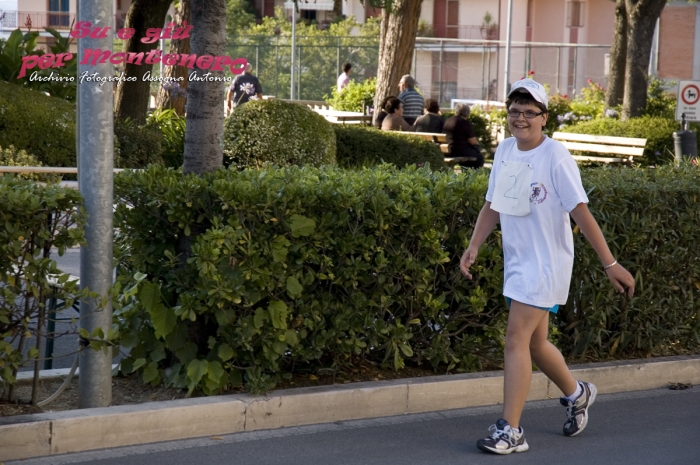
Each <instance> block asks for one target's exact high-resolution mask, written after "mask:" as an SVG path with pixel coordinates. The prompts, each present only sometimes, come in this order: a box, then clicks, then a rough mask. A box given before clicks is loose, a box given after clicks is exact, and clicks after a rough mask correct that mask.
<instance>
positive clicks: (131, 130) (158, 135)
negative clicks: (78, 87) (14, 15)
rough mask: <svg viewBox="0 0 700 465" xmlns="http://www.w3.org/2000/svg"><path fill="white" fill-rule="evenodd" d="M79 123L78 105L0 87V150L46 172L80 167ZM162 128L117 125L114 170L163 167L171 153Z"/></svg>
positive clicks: (30, 90) (28, 91)
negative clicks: (21, 155)
mask: <svg viewBox="0 0 700 465" xmlns="http://www.w3.org/2000/svg"><path fill="white" fill-rule="evenodd" d="M75 118H76V116H75V103H71V102H67V101H66V100H63V99H60V98H54V97H48V96H46V95H44V94H43V93H42V92H38V91H36V90H32V89H25V88H22V87H20V86H16V85H13V84H8V83H6V82H2V81H0V147H9V146H10V145H12V146H14V147H15V148H16V149H17V150H24V151H26V152H27V153H28V154H29V155H33V156H35V157H36V158H37V159H38V160H39V161H40V162H41V164H42V165H44V166H76V157H75ZM159 128H161V126H158V125H157V124H156V123H152V124H150V125H146V126H135V125H134V124H133V123H131V122H128V121H127V122H124V121H119V120H116V119H115V122H114V134H115V137H114V163H115V166H116V167H117V168H143V167H144V166H146V165H147V164H149V163H157V164H162V163H163V156H164V155H167V151H166V149H167V147H163V145H164V141H163V139H164V136H163V132H164V131H161V130H159ZM171 158H172V157H171Z"/></svg>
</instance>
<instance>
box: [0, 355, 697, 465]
mask: <svg viewBox="0 0 700 465" xmlns="http://www.w3.org/2000/svg"><path fill="white" fill-rule="evenodd" d="M570 368H571V370H572V372H573V373H574V376H575V377H576V378H577V379H583V380H586V381H590V382H593V383H594V384H596V386H597V387H598V392H599V393H605V394H609V393H615V392H629V391H639V390H648V389H655V388H660V387H664V386H667V385H668V384H669V383H691V384H700V355H694V356H677V357H664V358H656V359H644V360H631V361H618V362H606V363H596V364H585V365H574V366H571V367H570ZM561 395H562V393H561V392H560V391H559V390H558V389H557V388H556V387H555V386H554V385H553V384H552V383H551V382H550V381H549V380H548V379H547V378H546V377H545V376H544V375H543V374H542V373H539V372H536V373H534V374H533V379H532V385H531V388H530V394H529V397H528V401H532V400H544V399H550V398H556V397H559V396H561ZM502 399H503V372H501V371H491V372H482V373H468V374H461V375H452V376H449V375H443V376H433V377H426V378H410V379H399V380H392V381H379V382H369V383H351V384H344V385H335V386H319V387H312V388H300V389H289V390H281V391H274V392H271V393H269V394H268V395H266V396H252V395H245V394H244V395H229V396H213V397H200V398H194V399H181V400H174V401H166V402H151V403H145V404H139V405H126V406H117V407H107V408H96V409H84V410H72V411H65V412H55V413H42V414H35V415H22V416H14V417H4V418H0V461H3V460H14V459H24V458H31V457H41V456H49V455H54V454H64V453H69V452H79V451H87V450H95V449H103V448H111V447H119V446H127V445H136V444H147V443H154V442H161V441H170V440H176V439H188V438H197V437H206V436H218V435H224V434H232V433H238V432H243V431H256V430H264V429H274V428H284V427H291V426H301V425H311V424H318V423H330V422H337V421H346V420H356V419H367V418H377V417H385V416H396V415H404V414H414V413H424V412H434V411H440V410H451V409H462V408H467V407H476V406H487V405H496V404H499V403H501V402H502Z"/></svg>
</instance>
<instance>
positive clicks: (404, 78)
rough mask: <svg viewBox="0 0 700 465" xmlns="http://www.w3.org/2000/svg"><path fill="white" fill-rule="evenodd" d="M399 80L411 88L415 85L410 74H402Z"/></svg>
mask: <svg viewBox="0 0 700 465" xmlns="http://www.w3.org/2000/svg"><path fill="white" fill-rule="evenodd" d="M401 80H402V81H403V83H404V84H405V85H406V87H408V88H409V89H413V88H414V87H416V80H415V79H413V76H411V75H410V74H404V75H403V76H401Z"/></svg>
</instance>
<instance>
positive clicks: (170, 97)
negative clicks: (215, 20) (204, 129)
mask: <svg viewBox="0 0 700 465" xmlns="http://www.w3.org/2000/svg"><path fill="white" fill-rule="evenodd" d="M191 3H192V2H191V1H190V0H180V6H179V7H178V9H177V11H176V12H175V19H174V22H175V23H176V24H178V25H181V24H182V23H183V22H185V21H187V23H188V24H190V23H191V21H190V7H191ZM169 53H173V54H179V55H181V54H183V53H190V38H189V37H187V38H185V39H180V40H171V41H170V52H169ZM187 71H188V69H187V68H186V67H184V66H166V67H165V69H164V70H163V76H164V78H165V79H170V78H173V79H178V78H181V79H182V81H175V82H177V83H178V84H179V86H180V89H181V91H175V90H172V89H171V90H168V89H166V88H164V87H163V86H162V85H161V86H160V87H159V88H158V96H157V97H156V107H158V108H171V109H173V110H175V112H176V113H177V114H178V115H180V116H185V102H187V87H188V85H187V84H188V81H187V74H188V73H187ZM164 82H166V81H164Z"/></svg>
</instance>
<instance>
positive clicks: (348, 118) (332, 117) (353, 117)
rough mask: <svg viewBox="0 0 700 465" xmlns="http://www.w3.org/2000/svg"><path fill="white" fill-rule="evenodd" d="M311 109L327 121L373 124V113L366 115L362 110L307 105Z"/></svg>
mask: <svg viewBox="0 0 700 465" xmlns="http://www.w3.org/2000/svg"><path fill="white" fill-rule="evenodd" d="M307 106H308V107H309V108H310V109H312V110H313V111H315V112H316V113H318V114H319V115H321V116H323V117H324V118H326V121H328V122H330V123H335V124H366V125H367V124H371V123H372V115H365V114H364V113H362V112H356V111H340V110H334V109H333V107H329V106H326V105H321V106H319V105H314V106H311V105H307Z"/></svg>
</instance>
